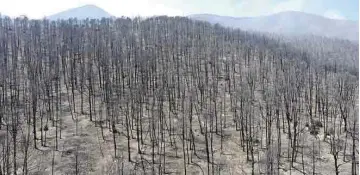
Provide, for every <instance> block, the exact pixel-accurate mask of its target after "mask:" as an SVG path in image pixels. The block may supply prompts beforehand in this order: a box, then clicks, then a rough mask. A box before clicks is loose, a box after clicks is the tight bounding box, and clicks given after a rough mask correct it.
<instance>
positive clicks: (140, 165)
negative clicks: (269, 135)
mask: <svg viewBox="0 0 360 175" xmlns="http://www.w3.org/2000/svg"><path fill="white" fill-rule="evenodd" d="M77 103H78V102H77ZM68 106H69V105H68V103H64V105H63V109H64V114H63V115H62V116H61V120H62V124H61V125H62V126H61V128H62V129H61V130H62V131H61V139H58V149H57V150H56V149H55V130H56V128H55V127H54V126H53V125H52V124H51V121H49V123H48V128H49V129H48V131H47V132H43V133H46V146H41V145H40V141H38V142H37V143H38V149H34V148H33V143H32V142H31V143H30V145H31V146H30V148H29V149H30V150H29V158H28V163H29V165H28V167H29V174H34V175H35V174H37V175H41V174H44V175H45V174H52V173H53V174H59V175H62V174H76V172H77V173H78V174H84V175H85V174H86V175H87V174H89V175H90V174H94V175H100V174H101V175H105V174H151V172H152V168H154V170H155V172H156V173H155V174H159V169H163V167H160V166H157V167H152V166H151V161H152V145H151V142H150V136H149V134H144V135H143V137H144V143H143V144H142V145H141V150H142V152H143V154H138V153H137V150H138V144H137V139H136V131H135V130H133V131H132V136H131V139H130V147H131V160H132V161H131V162H128V157H127V156H128V148H127V137H126V128H125V127H124V125H122V124H117V125H116V128H117V131H118V132H117V133H116V145H117V149H116V152H117V155H116V157H115V156H114V144H113V133H112V131H110V129H109V128H108V127H106V126H105V125H104V124H103V129H101V127H100V126H99V123H96V122H91V121H90V120H89V116H88V115H84V114H79V113H74V117H73V116H72V115H71V114H70V112H69V111H70V110H69V108H68ZM85 108H87V107H85ZM145 114H146V113H144V118H143V119H142V120H143V122H145V123H149V121H148V122H146V120H150V119H148V117H147V116H146V115H145ZM193 117H194V120H195V121H194V122H193V130H194V140H195V147H196V156H194V155H193V154H192V150H187V151H188V155H187V159H188V160H186V162H187V163H186V172H187V174H194V175H195V174H208V170H207V167H208V164H207V154H206V149H205V137H204V135H203V134H201V132H200V128H199V124H198V122H197V116H193ZM123 118H125V117H123ZM179 118H180V117H179ZM225 118H226V121H227V122H226V125H227V126H226V128H224V130H223V144H222V148H221V143H220V140H221V137H220V136H219V135H218V134H215V133H213V134H212V135H213V137H214V138H213V150H214V151H213V152H214V153H213V154H214V155H213V156H214V160H211V162H212V161H214V164H209V166H210V169H212V166H213V167H214V174H225V175H227V174H229V175H236V174H238V175H243V174H244V175H245V174H251V172H252V163H251V161H247V154H246V152H244V151H243V149H242V147H241V144H240V131H236V129H235V124H234V122H233V121H232V117H231V115H230V114H226V115H224V117H223V119H225ZM74 119H75V120H74ZM76 121H77V122H76ZM256 122H257V123H258V125H256V126H254V127H253V129H254V132H255V133H256V135H257V136H258V138H260V137H263V138H265V133H261V132H260V131H261V130H260V127H263V126H262V124H261V121H260V120H258V121H256ZM120 123H121V122H120ZM172 124H173V126H175V127H174V128H175V130H174V131H173V133H177V134H174V135H173V137H172V139H173V140H172V141H170V140H169V137H166V138H165V142H164V143H165V148H166V151H165V152H166V154H165V156H166V157H165V162H166V163H165V171H164V172H163V174H174V175H175V174H176V175H178V174H179V175H181V174H185V173H184V169H185V167H184V159H183V154H184V152H183V140H182V136H181V134H179V133H181V131H182V123H181V121H180V120H179V119H178V118H175V117H174V118H173V121H172ZM274 124H275V122H274ZM39 125H40V124H39ZM28 127H29V126H28V125H26V124H24V127H23V128H22V136H21V137H20V138H19V140H21V141H20V142H19V143H22V144H21V145H20V146H19V152H20V153H19V154H18V157H17V158H18V174H22V171H23V170H22V165H23V160H24V157H23V155H24V154H23V152H24V149H23V143H24V137H25V136H26V134H27V131H30V132H32V131H31V129H32V128H28ZM143 128H144V130H147V128H148V124H144V126H143ZM101 130H102V131H101ZM276 132H277V131H275V130H274V131H273V139H272V142H278V139H277V138H276ZM302 132H304V133H303V134H301V135H302V137H300V138H299V140H300V142H301V143H300V144H299V145H300V146H301V147H302V149H299V150H298V151H299V152H298V156H297V160H296V161H295V163H294V168H291V171H290V159H291V158H290V159H289V158H287V155H288V154H289V153H288V151H289V142H288V140H289V139H287V134H285V133H282V137H281V139H280V141H281V161H280V165H279V167H280V172H279V174H283V175H287V174H289V175H290V174H292V175H298V174H299V175H300V174H313V170H312V169H311V168H309V167H313V166H315V167H316V172H315V173H316V174H319V175H331V174H335V169H334V159H333V157H332V155H331V154H330V144H329V143H328V142H327V141H326V140H325V141H324V140H323V139H322V138H323V135H322V132H320V133H319V135H318V136H317V137H314V136H313V135H310V133H309V131H308V129H307V128H303V130H302ZM165 135H168V133H165ZM40 137H41V131H40V130H39V129H38V130H37V138H40ZM30 139H32V136H31V137H30ZM260 140H263V143H261V142H260V143H257V144H256V145H255V146H254V153H255V160H256V161H255V164H254V169H255V171H254V174H266V173H265V172H266V171H265V170H266V161H267V160H265V158H266V155H265V154H266V153H267V149H266V144H265V139H260ZM186 143H187V144H189V142H186ZM171 145H172V146H171ZM273 145H276V144H273ZM348 146H349V147H350V146H351V143H349V144H348ZM158 149H159V147H156V148H155V152H157V151H158ZM271 150H272V154H276V151H275V150H278V148H276V147H274V148H271ZM302 152H303V154H302ZM349 154H350V152H349ZM313 155H315V157H313ZM274 157H275V155H274ZM344 157H345V158H343V156H339V164H343V165H341V166H340V172H341V174H350V172H351V157H350V156H344ZM313 158H314V159H315V162H313V160H314V159H313ZM343 160H345V161H347V163H345V162H344V161H343ZM160 161H161V163H162V164H164V160H163V156H156V157H155V162H156V165H158V163H159V162H160ZM189 162H190V163H189ZM274 165H275V164H274ZM303 166H304V168H303ZM274 168H277V167H274ZM76 169H77V170H76Z"/></svg>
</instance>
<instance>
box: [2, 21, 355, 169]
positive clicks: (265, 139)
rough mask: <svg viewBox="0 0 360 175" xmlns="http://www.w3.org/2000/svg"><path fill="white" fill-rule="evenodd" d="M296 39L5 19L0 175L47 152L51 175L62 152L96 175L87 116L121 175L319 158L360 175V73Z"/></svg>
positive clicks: (203, 27) (294, 163)
mask: <svg viewBox="0 0 360 175" xmlns="http://www.w3.org/2000/svg"><path fill="white" fill-rule="evenodd" d="M334 42H336V41H334ZM293 43H295V44H294V46H290V44H284V43H283V42H282V40H276V39H273V38H272V39H271V38H268V37H266V36H265V35H259V34H254V33H249V32H244V31H241V30H237V29H229V28H223V27H221V26H219V25H210V24H209V23H205V22H199V21H192V20H190V19H187V18H181V17H173V18H170V17H163V16H160V17H154V18H148V19H144V20H143V19H140V18H135V19H129V18H118V19H102V20H83V21H78V20H76V19H70V20H67V21H48V20H28V19H26V18H17V19H10V18H1V20H0V153H1V156H0V157H1V160H0V175H1V174H30V173H31V172H32V171H35V170H34V168H33V167H31V166H30V165H29V164H30V163H31V162H32V161H30V159H31V158H32V159H34V160H36V159H37V157H36V154H42V153H44V154H45V152H46V153H47V154H48V155H49V158H51V159H48V160H51V162H52V163H51V164H49V166H51V168H48V169H47V170H44V171H47V172H48V173H50V172H51V173H53V174H54V173H55V172H56V171H62V170H61V167H60V166H61V165H59V163H56V159H57V158H56V156H55V155H56V152H64V154H70V155H71V156H73V159H71V160H72V161H73V162H74V163H73V164H71V166H72V167H70V169H71V170H69V173H70V174H88V172H86V171H90V169H88V168H86V166H85V165H82V163H83V162H86V161H89V160H85V158H86V156H85V158H84V150H82V148H83V146H84V144H87V142H85V141H84V142H81V138H82V137H83V138H84V137H85V135H84V133H82V132H81V128H82V123H81V121H83V120H88V121H90V122H91V123H92V124H93V127H97V128H99V129H100V137H99V140H100V141H99V143H100V142H101V143H102V144H104V143H109V144H110V143H111V149H112V150H111V153H112V159H113V160H117V161H118V162H119V168H117V169H116V171H115V170H114V172H113V173H114V174H115V173H116V174H117V173H119V174H121V173H123V174H129V173H130V172H132V173H136V172H138V173H140V174H166V173H171V172H178V173H179V172H180V173H183V174H189V173H191V172H197V173H199V174H223V173H224V174H230V173H232V174H260V173H265V174H279V173H280V172H282V171H296V172H300V173H303V174H312V173H314V174H315V173H317V172H321V171H324V169H321V168H320V167H319V166H322V165H319V162H321V161H322V158H323V155H331V160H329V161H328V162H326V163H322V164H329V165H330V166H329V167H333V171H334V172H335V173H336V174H339V173H340V172H341V171H347V172H348V173H351V174H358V171H359V170H358V169H357V167H358V161H357V160H358V121H357V118H358V103H357V99H358V67H357V66H355V67H354V65H353V64H352V63H349V64H347V63H344V62H340V61H339V60H336V59H327V60H326V58H325V56H322V59H317V56H319V55H322V54H323V53H324V48H322V47H321V46H322V45H321V44H315V45H314V46H309V45H307V44H304V43H305V42H304V41H297V42H296V41H294V42H293ZM309 43H316V42H315V41H314V42H309ZM349 45H351V47H354V48H355V47H358V46H357V45H356V44H349ZM307 47H308V48H307ZM316 47H318V48H316ZM315 48H316V49H315ZM347 48H348V47H347ZM326 49H328V48H326ZM330 50H331V49H330ZM310 51H311V52H310ZM336 53H339V52H336ZM336 53H334V54H336ZM357 53H358V50H357V48H356V49H353V52H341V54H343V55H338V56H339V57H346V58H352V59H354V60H358V54H357ZM316 55H317V56H316ZM319 57H320V56H319ZM319 60H321V61H319ZM354 71H355V72H354ZM66 116H71V119H72V121H73V122H71V123H66V121H65V120H66ZM84 116H85V118H84ZM69 128H74V130H71V131H72V132H73V133H72V134H73V136H72V137H74V138H75V137H76V138H79V139H78V140H77V141H78V142H79V143H78V144H75V143H74V144H75V147H74V149H73V150H72V151H71V150H69V149H67V148H66V147H64V146H62V145H60V143H63V142H64V140H66V139H69V138H67V137H66V136H65V137H64V134H67V133H66V131H67V129H69ZM67 132H68V131H67ZM86 134H87V135H93V137H94V138H96V139H98V138H97V137H96V136H95V135H97V134H96V133H86ZM109 138H111V139H109ZM79 140H80V141H79ZM325 148H329V150H326V149H325ZM100 149H101V146H100ZM49 150H50V151H49ZM88 154H92V153H91V152H89V153H88ZM101 154H103V152H102V153H101ZM103 157H104V155H103ZM99 159H100V157H99ZM241 160H244V162H242V165H241ZM120 162H121V163H120ZM120 164H121V165H120ZM124 164H125V165H124ZM174 165H175V166H174ZM344 166H347V167H351V169H348V168H344V169H342V167H344ZM59 168H60V170H59ZM126 168H127V169H126ZM130 169H131V171H130ZM126 170H128V172H125V171H126ZM108 173H110V172H108Z"/></svg>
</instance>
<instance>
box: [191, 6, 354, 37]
mask: <svg viewBox="0 0 360 175" xmlns="http://www.w3.org/2000/svg"><path fill="white" fill-rule="evenodd" d="M188 17H189V18H191V19H195V20H202V21H207V22H210V23H212V24H216V23H218V24H220V25H223V26H225V27H233V28H240V29H242V30H252V31H258V32H270V33H278V34H285V35H318V36H326V37H333V38H340V39H347V40H352V41H358V39H359V22H358V21H350V20H337V19H329V18H325V17H322V16H319V15H314V14H308V13H303V12H297V11H286V12H280V13H276V14H272V15H268V16H259V17H229V16H219V15H213V14H195V15H190V16H188Z"/></svg>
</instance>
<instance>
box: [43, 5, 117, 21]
mask: <svg viewBox="0 0 360 175" xmlns="http://www.w3.org/2000/svg"><path fill="white" fill-rule="evenodd" d="M75 17H76V18H77V19H80V20H82V19H86V18H90V19H101V18H111V17H113V15H111V14H110V13H108V12H106V11H105V10H103V9H101V8H99V7H97V6H95V5H84V6H81V7H77V8H72V9H69V10H66V11H63V12H60V13H56V14H54V15H51V16H48V17H47V18H48V19H50V20H58V19H69V18H75Z"/></svg>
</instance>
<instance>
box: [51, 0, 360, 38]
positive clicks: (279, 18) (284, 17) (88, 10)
mask: <svg viewBox="0 0 360 175" xmlns="http://www.w3.org/2000/svg"><path fill="white" fill-rule="evenodd" d="M75 17H76V18H77V19H86V18H94V19H100V18H109V17H114V16H113V15H111V14H110V13H108V12H106V11H105V10H103V9H101V8H99V7H97V6H95V5H85V6H81V7H77V8H72V9H69V10H66V11H63V12H60V13H56V14H54V15H51V16H48V17H47V18H48V19H50V20H58V19H68V18H75ZM187 17H189V18H191V19H194V20H202V21H207V22H209V23H211V24H217V23H218V24H220V25H222V26H225V27H232V28H240V29H242V30H248V31H257V32H267V33H275V34H281V35H290V36H294V35H295V36H301V35H317V36H326V37H332V38H339V39H347V40H351V41H358V39H359V22H358V21H350V20H338V19H330V18H325V17H323V16H319V15H314V14H308V13H303V12H297V11H286V12H280V13H276V14H272V15H268V16H258V17H229V16H219V15H214V14H194V15H189V16H187Z"/></svg>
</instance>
